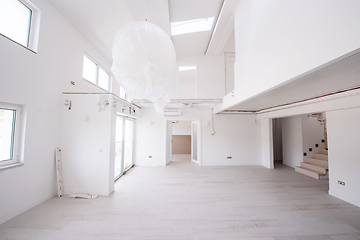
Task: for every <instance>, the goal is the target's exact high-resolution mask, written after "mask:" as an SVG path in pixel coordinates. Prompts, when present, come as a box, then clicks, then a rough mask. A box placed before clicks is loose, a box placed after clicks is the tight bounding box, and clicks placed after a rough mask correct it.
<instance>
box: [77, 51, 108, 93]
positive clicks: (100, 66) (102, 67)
mask: <svg viewBox="0 0 360 240" xmlns="http://www.w3.org/2000/svg"><path fill="white" fill-rule="evenodd" d="M84 57H86V58H88V59H89V60H90V61H91V62H93V63H94V64H95V65H96V79H95V81H96V83H93V82H91V81H90V80H88V79H86V78H85V77H84ZM84 57H83V73H82V78H83V79H84V80H85V81H87V82H89V83H91V84H93V85H95V86H97V87H99V88H100V89H102V90H104V91H106V92H108V93H110V89H111V79H112V75H111V74H110V72H109V71H108V70H107V69H106V68H105V67H104V66H102V65H101V64H99V62H98V61H96V60H95V59H94V58H93V57H91V56H90V55H89V54H87V53H85V54H84ZM100 68H101V69H102V70H104V72H105V73H107V74H108V75H109V83H108V90H107V89H104V88H102V87H100V86H99V72H100V71H99V70H100Z"/></svg>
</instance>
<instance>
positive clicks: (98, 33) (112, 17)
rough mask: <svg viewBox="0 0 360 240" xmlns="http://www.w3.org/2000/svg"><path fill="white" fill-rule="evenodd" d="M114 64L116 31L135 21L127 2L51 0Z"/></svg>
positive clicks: (116, 0)
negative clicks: (113, 53)
mask: <svg viewBox="0 0 360 240" xmlns="http://www.w3.org/2000/svg"><path fill="white" fill-rule="evenodd" d="M48 1H49V2H50V3H51V4H53V6H54V7H55V8H57V9H58V10H59V11H60V12H61V13H62V15H64V17H65V18H67V20H68V21H69V22H70V23H71V24H72V25H73V26H74V27H75V28H76V29H77V30H78V31H79V32H80V33H81V34H82V35H83V36H84V37H86V38H87V40H88V41H89V42H90V43H91V44H92V45H94V46H95V47H96V48H97V49H98V50H99V51H100V52H102V53H103V54H104V56H105V57H107V58H108V59H109V61H111V59H112V57H111V49H112V43H113V39H114V36H115V34H116V32H117V30H118V29H119V28H120V27H122V26H123V25H125V24H126V23H127V22H128V21H131V20H132V16H131V14H130V11H129V9H128V6H127V4H126V2H125V0H101V1H100V0H96V1H94V0H93V1H89V0H48Z"/></svg>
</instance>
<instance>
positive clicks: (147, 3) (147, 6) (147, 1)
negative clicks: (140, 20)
mask: <svg viewBox="0 0 360 240" xmlns="http://www.w3.org/2000/svg"><path fill="white" fill-rule="evenodd" d="M148 8H149V0H146V19H145V21H147V20H148Z"/></svg>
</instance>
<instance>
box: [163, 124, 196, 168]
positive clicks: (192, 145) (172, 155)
mask: <svg viewBox="0 0 360 240" xmlns="http://www.w3.org/2000/svg"><path fill="white" fill-rule="evenodd" d="M199 143H200V121H192V120H173V121H167V122H166V165H167V164H169V163H170V162H173V163H172V165H174V164H181V163H180V162H182V164H186V163H191V162H194V163H196V164H198V165H200V164H201V161H200V160H201V158H200V154H199V152H200V144H199ZM185 162H186V163H185Z"/></svg>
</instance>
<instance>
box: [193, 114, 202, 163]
mask: <svg viewBox="0 0 360 240" xmlns="http://www.w3.org/2000/svg"><path fill="white" fill-rule="evenodd" d="M193 124H197V128H196V133H197V144H196V148H197V149H196V155H197V156H196V158H197V159H196V160H195V159H193V153H194V150H193ZM200 136H201V120H197V121H191V161H192V162H194V163H196V164H198V165H199V166H201V139H200V138H201V137H200Z"/></svg>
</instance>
